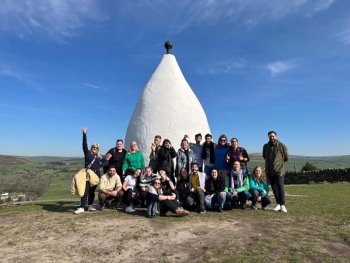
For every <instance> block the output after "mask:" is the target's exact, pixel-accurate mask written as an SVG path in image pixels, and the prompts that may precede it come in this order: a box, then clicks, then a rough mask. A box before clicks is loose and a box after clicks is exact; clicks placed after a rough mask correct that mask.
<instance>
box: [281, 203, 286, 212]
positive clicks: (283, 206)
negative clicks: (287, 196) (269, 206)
mask: <svg viewBox="0 0 350 263" xmlns="http://www.w3.org/2000/svg"><path fill="white" fill-rule="evenodd" d="M281 212H285V213H287V208H286V206H285V205H281Z"/></svg>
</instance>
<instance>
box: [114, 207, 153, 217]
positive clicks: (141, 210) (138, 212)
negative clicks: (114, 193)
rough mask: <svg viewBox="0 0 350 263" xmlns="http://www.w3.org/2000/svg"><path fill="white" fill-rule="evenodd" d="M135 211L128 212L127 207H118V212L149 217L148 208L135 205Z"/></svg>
mask: <svg viewBox="0 0 350 263" xmlns="http://www.w3.org/2000/svg"><path fill="white" fill-rule="evenodd" d="M135 210H136V211H135V212H134V213H127V212H125V207H120V208H119V207H118V210H117V211H118V213H124V214H125V215H130V216H140V217H147V208H137V207H135Z"/></svg>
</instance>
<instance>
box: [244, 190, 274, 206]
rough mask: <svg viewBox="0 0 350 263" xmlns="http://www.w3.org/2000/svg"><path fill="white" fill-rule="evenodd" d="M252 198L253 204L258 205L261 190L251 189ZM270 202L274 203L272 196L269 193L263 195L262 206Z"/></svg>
mask: <svg viewBox="0 0 350 263" xmlns="http://www.w3.org/2000/svg"><path fill="white" fill-rule="evenodd" d="M249 192H250V195H251V197H250V199H251V200H252V206H255V205H256V202H257V200H258V197H259V192H258V191H256V190H253V189H251V190H250V191H249ZM269 204H272V198H271V197H270V196H269V195H267V194H266V195H264V196H263V197H261V206H262V207H266V206H268V205H269Z"/></svg>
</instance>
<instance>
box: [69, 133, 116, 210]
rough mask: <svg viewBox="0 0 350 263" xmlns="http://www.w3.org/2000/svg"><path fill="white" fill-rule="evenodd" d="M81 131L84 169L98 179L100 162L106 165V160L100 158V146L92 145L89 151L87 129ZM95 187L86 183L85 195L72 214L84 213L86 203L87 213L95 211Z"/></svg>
mask: <svg viewBox="0 0 350 263" xmlns="http://www.w3.org/2000/svg"><path fill="white" fill-rule="evenodd" d="M82 131H83V151H84V159H85V166H84V167H85V168H86V169H90V170H92V171H93V172H94V173H95V174H96V175H97V176H98V177H99V178H100V177H101V173H100V163H101V162H102V163H103V164H104V165H106V164H107V160H106V159H105V158H103V157H102V155H101V154H100V153H99V150H100V145H99V144H98V143H94V144H92V145H91V147H90V150H89V148H88V144H87V128H86V127H84V128H83V129H82ZM106 158H110V156H109V155H108V156H106ZM96 187H97V185H95V186H92V187H91V186H90V183H89V181H86V186H85V193H84V195H83V197H82V198H81V199H80V206H79V207H78V209H77V210H76V211H75V212H74V214H80V213H83V212H84V207H85V205H86V203H87V202H88V205H89V207H88V211H96V209H95V208H94V207H93V206H92V204H93V203H94V199H95V190H96Z"/></svg>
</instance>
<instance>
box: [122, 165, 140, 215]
mask: <svg viewBox="0 0 350 263" xmlns="http://www.w3.org/2000/svg"><path fill="white" fill-rule="evenodd" d="M141 173H142V170H141V169H140V168H137V169H136V170H135V171H134V174H133V175H128V176H126V177H125V179H124V182H123V191H124V195H123V199H124V202H125V203H126V208H125V212H127V213H134V212H135V211H136V210H135V209H134V208H133V207H132V203H134V204H137V203H138V200H137V193H138V191H139V178H140V175H141Z"/></svg>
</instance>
